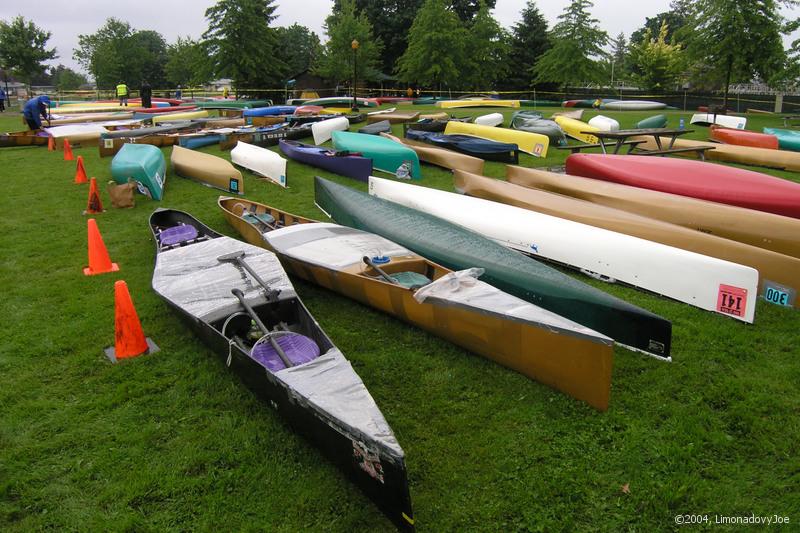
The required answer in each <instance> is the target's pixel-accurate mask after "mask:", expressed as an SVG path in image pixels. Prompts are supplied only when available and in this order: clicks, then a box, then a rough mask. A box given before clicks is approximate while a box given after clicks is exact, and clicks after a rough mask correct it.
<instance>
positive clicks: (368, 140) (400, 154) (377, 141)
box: [333, 131, 422, 179]
mask: <svg viewBox="0 0 800 533" xmlns="http://www.w3.org/2000/svg"><path fill="white" fill-rule="evenodd" d="M333 146H334V147H335V148H336V149H337V150H346V151H348V152H355V153H360V154H362V155H363V156H364V157H367V158H369V159H372V167H373V168H374V169H375V170H380V171H383V172H387V173H389V174H396V172H397V170H398V169H399V168H400V166H401V165H406V166H407V167H408V168H409V171H410V176H411V178H413V179H420V178H422V171H421V169H420V166H419V157H418V156H417V154H416V152H414V150H412V149H411V148H408V147H407V146H403V145H402V144H399V143H396V142H393V141H391V140H389V139H386V138H384V137H376V136H374V135H364V134H363V133H352V132H349V131H334V132H333Z"/></svg>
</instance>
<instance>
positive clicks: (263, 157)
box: [231, 141, 287, 187]
mask: <svg viewBox="0 0 800 533" xmlns="http://www.w3.org/2000/svg"><path fill="white" fill-rule="evenodd" d="M231 162H232V163H233V164H234V165H239V166H240V167H244V168H246V169H248V170H250V171H252V172H254V173H256V174H258V175H259V176H263V177H265V178H267V179H268V180H270V181H271V182H273V183H275V184H277V185H280V186H281V187H286V186H287V185H286V160H285V159H284V158H282V157H281V156H279V155H278V154H276V153H275V152H273V151H272V150H267V149H266V148H261V147H259V146H254V145H252V144H247V143H245V142H241V141H239V143H238V144H237V145H236V147H235V148H234V149H233V150H231Z"/></svg>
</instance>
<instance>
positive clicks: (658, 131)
mask: <svg viewBox="0 0 800 533" xmlns="http://www.w3.org/2000/svg"><path fill="white" fill-rule="evenodd" d="M693 131H694V130H686V129H679V128H647V129H636V130H617V131H582V132H581V133H584V134H586V135H594V136H595V137H597V138H598V139H599V140H600V143H599V144H600V149H601V150H602V151H603V153H604V154H606V153H608V152H607V151H606V144H605V142H606V141H607V140H609V141H614V152H613V153H615V154H617V153H619V150H620V148H622V147H623V146H624V145H625V144H630V141H628V139H630V138H631V137H648V136H652V137H654V138H655V140H656V146H658V151H660V152H663V151H665V150H672V146H673V145H674V144H675V139H677V138H678V137H680V136H681V135H686V134H687V133H691V132H693ZM662 137H669V143H668V144H667V147H666V148H664V145H663V144H662V143H661V138H662Z"/></svg>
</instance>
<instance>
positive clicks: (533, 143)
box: [444, 120, 550, 157]
mask: <svg viewBox="0 0 800 533" xmlns="http://www.w3.org/2000/svg"><path fill="white" fill-rule="evenodd" d="M444 133H445V134H447V135H450V134H459V133H460V134H464V135H472V136H474V137H479V138H481V139H488V140H490V141H497V142H503V143H513V144H516V145H517V146H518V147H519V150H520V151H522V152H526V153H528V154H531V155H533V156H536V157H547V147H548V146H549V145H550V139H548V138H547V136H546V135H541V134H539V133H530V132H528V131H520V130H510V129H507V128H497V127H493V126H482V125H480V124H470V123H468V122H458V121H455V120H451V121H449V122H448V123H447V126H445V129H444Z"/></svg>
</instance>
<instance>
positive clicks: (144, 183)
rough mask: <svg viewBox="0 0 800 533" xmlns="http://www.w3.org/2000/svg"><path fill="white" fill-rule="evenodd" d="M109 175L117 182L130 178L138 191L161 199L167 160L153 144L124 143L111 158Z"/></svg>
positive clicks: (155, 198)
mask: <svg viewBox="0 0 800 533" xmlns="http://www.w3.org/2000/svg"><path fill="white" fill-rule="evenodd" d="M111 176H112V177H113V178H114V181H116V182H117V183H128V180H129V179H132V180H134V181H135V182H136V185H137V188H138V189H139V192H140V193H142V194H144V195H145V196H148V197H149V198H152V199H153V200H161V199H162V198H163V197H164V181H165V180H166V179H167V162H166V161H165V160H164V154H163V153H162V152H161V150H159V149H158V148H156V147H155V146H151V145H149V144H125V145H123V146H122V149H121V150H120V151H119V152H118V153H117V155H115V156H114V159H112V160H111Z"/></svg>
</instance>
